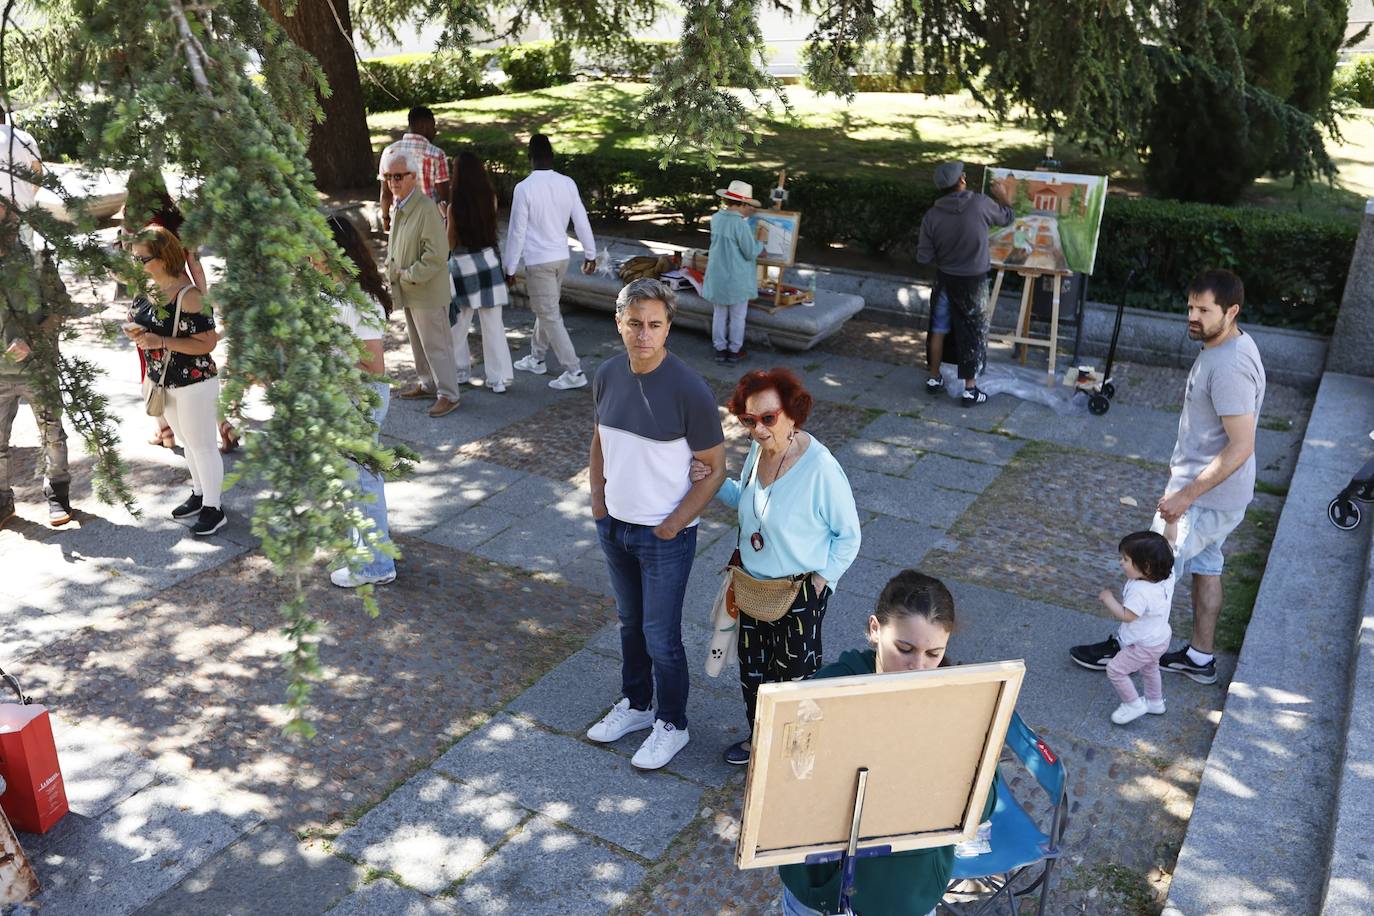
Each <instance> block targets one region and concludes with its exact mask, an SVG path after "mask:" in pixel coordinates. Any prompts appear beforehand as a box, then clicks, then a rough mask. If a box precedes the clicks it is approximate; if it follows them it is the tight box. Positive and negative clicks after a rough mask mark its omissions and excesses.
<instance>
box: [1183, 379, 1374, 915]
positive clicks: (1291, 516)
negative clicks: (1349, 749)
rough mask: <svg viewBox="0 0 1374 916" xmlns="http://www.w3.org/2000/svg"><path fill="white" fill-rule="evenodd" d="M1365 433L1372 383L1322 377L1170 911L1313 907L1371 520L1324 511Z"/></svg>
mask: <svg viewBox="0 0 1374 916" xmlns="http://www.w3.org/2000/svg"><path fill="white" fill-rule="evenodd" d="M1371 428H1374V379H1362V378H1356V377H1354V376H1344V375H1336V374H1331V373H1328V374H1327V375H1326V376H1325V377H1324V378H1323V380H1322V384H1321V388H1320V390H1319V391H1318V394H1317V402H1316V405H1315V407H1314V409H1313V412H1312V418H1311V420H1310V422H1309V424H1308V427H1307V432H1306V435H1305V437H1304V441H1303V447H1302V451H1301V453H1300V455H1299V457H1298V464H1297V469H1296V471H1295V473H1294V475H1293V480H1292V484H1291V486H1290V488H1289V493H1288V500H1287V502H1286V503H1285V504H1284V509H1283V513H1282V515H1281V516H1280V517H1279V524H1278V529H1277V531H1276V532H1275V535H1274V542H1273V547H1272V549H1271V551H1270V554H1269V567H1268V569H1267V570H1266V572H1265V576H1264V580H1263V582H1262V583H1261V584H1260V591H1259V596H1258V598H1257V599H1256V601H1255V609H1254V615H1253V617H1252V618H1251V620H1250V625H1249V628H1248V629H1247V630H1246V634H1245V644H1244V645H1243V646H1242V648H1241V654H1240V659H1239V661H1238V663H1237V666H1236V673H1235V677H1234V678H1233V679H1232V681H1231V686H1230V689H1229V692H1228V694H1227V698H1226V706H1225V709H1224V711H1223V714H1222V720H1221V725H1220V727H1219V728H1218V729H1217V734H1216V738H1215V740H1214V742H1213V744H1212V749H1211V752H1210V754H1209V755H1208V758H1207V765H1206V768H1205V770H1204V772H1203V776H1202V786H1201V788H1200V790H1199V791H1198V795H1197V801H1196V804H1195V806H1194V808H1193V814H1192V818H1191V820H1190V821H1189V823H1188V833H1187V836H1186V838H1185V840H1184V844H1183V849H1182V851H1181V852H1180V853H1179V857H1178V865H1177V868H1176V869H1175V872H1174V877H1173V883H1172V884H1171V886H1170V890H1169V900H1168V903H1167V905H1166V908H1165V910H1164V912H1165V914H1166V916H1199V914H1208V913H1240V912H1244V913H1247V914H1255V916H1264V914H1273V916H1280V914H1282V916H1296V914H1310V913H1317V912H1318V911H1319V909H1320V907H1321V904H1322V899H1323V897H1324V896H1325V895H1326V873H1327V859H1328V837H1329V836H1330V831H1331V824H1332V823H1333V819H1334V818H1335V817H1336V814H1337V810H1338V803H1337V787H1338V784H1339V783H1340V781H1341V769H1342V755H1343V749H1344V748H1345V745H1346V740H1345V729H1346V707H1347V704H1348V702H1349V687H1350V676H1351V671H1352V659H1351V642H1352V634H1353V633H1355V632H1356V631H1357V628H1358V624H1359V616H1360V610H1359V607H1360V602H1361V599H1362V597H1363V596H1364V590H1365V587H1364V580H1365V571H1366V565H1365V560H1366V556H1367V553H1366V551H1367V544H1368V537H1369V530H1370V529H1371V528H1374V525H1366V526H1364V527H1363V528H1362V529H1359V530H1357V531H1353V532H1350V531H1338V530H1337V529H1336V528H1335V527H1334V526H1333V525H1331V524H1330V522H1328V520H1327V519H1326V512H1325V510H1326V505H1327V503H1328V502H1329V501H1330V499H1331V498H1332V497H1333V496H1334V495H1335V494H1336V493H1337V492H1339V491H1340V489H1341V488H1342V487H1343V486H1344V485H1345V483H1346V482H1347V481H1348V480H1349V479H1350V476H1351V475H1352V474H1353V473H1354V472H1355V470H1356V469H1358V467H1359V466H1360V464H1361V463H1363V461H1364V460H1365V458H1366V457H1367V455H1366V453H1367V451H1368V448H1367V447H1368V446H1369V444H1370V443H1369V440H1368V439H1367V438H1366V436H1367V434H1368V432H1369V430H1370V429H1371ZM1366 782H1367V781H1366ZM1351 803H1352V804H1356V802H1355V800H1354V796H1353V795H1352V799H1351ZM1367 849H1368V846H1366V847H1365V850H1367ZM1351 912H1353V911H1351ZM1361 912H1368V909H1367V908H1366V909H1364V910H1361Z"/></svg>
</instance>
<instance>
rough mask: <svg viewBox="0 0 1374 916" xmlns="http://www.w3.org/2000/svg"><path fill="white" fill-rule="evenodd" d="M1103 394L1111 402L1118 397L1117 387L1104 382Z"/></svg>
mask: <svg viewBox="0 0 1374 916" xmlns="http://www.w3.org/2000/svg"><path fill="white" fill-rule="evenodd" d="M1102 393H1103V394H1105V395H1106V396H1107V399H1108V400H1111V399H1112V398H1114V397H1116V386H1115V385H1113V384H1112V383H1111V382H1103V383H1102Z"/></svg>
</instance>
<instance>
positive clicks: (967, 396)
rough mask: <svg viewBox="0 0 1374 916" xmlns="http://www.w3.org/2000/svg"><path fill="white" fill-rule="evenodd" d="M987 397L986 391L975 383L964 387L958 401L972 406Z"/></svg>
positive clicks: (980, 402)
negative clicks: (972, 385)
mask: <svg viewBox="0 0 1374 916" xmlns="http://www.w3.org/2000/svg"><path fill="white" fill-rule="evenodd" d="M987 399H988V393H987V392H986V391H984V390H983V389H981V388H979V387H978V386H977V385H975V386H974V387H972V388H965V389H964V393H963V394H961V395H960V396H959V400H960V402H961V403H962V404H963V405H964V406H965V407H973V406H976V405H978V404H982V403H983V402H984V401H986V400H987Z"/></svg>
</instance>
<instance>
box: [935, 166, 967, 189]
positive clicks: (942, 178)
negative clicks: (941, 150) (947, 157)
mask: <svg viewBox="0 0 1374 916" xmlns="http://www.w3.org/2000/svg"><path fill="white" fill-rule="evenodd" d="M963 174H964V164H963V163H962V162H942V163H940V164H939V165H937V166H936V167H935V187H937V188H939V189H940V190H941V191H943V190H945V189H946V188H952V187H954V186H955V185H956V184H958V183H959V179H960V178H961V177H963Z"/></svg>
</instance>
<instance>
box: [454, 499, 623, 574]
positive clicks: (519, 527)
mask: <svg viewBox="0 0 1374 916" xmlns="http://www.w3.org/2000/svg"><path fill="white" fill-rule="evenodd" d="M579 495H580V494H579ZM488 509H489V511H499V510H491V509H490V507H488ZM599 544H600V540H599V538H598V536H597V532H596V521H595V520H594V519H593V518H592V515H591V511H590V510H589V509H587V508H584V507H583V506H581V505H575V506H568V505H567V503H563V504H560V505H559V506H554V507H552V508H548V509H542V510H540V511H538V512H535V513H534V514H532V515H528V516H526V517H524V518H517V519H515V521H514V522H513V523H512V524H511V525H510V526H509V527H507V528H506V529H505V530H504V531H502V532H501V533H499V534H497V535H496V536H495V537H493V538H491V539H490V540H486V541H483V542H482V543H481V544H479V545H477V546H475V547H473V548H472V552H473V553H475V554H477V555H478V556H482V557H486V558H487V559H489V560H495V561H496V562H498V563H505V564H507V565H510V566H519V567H522V568H524V569H529V570H537V571H539V572H557V571H558V570H559V569H561V568H562V567H563V565H564V564H565V563H568V562H571V561H573V560H576V559H578V558H580V557H583V556H587V555H588V554H589V553H590V554H594V556H593V557H592V558H593V559H596V558H600V557H601V556H602V554H601V548H600V546H599Z"/></svg>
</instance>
